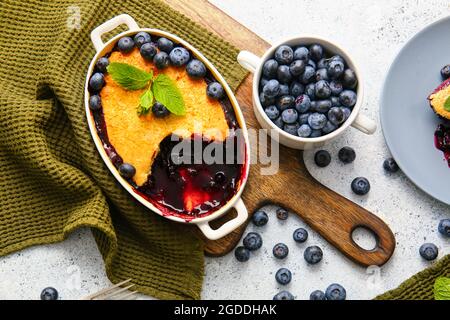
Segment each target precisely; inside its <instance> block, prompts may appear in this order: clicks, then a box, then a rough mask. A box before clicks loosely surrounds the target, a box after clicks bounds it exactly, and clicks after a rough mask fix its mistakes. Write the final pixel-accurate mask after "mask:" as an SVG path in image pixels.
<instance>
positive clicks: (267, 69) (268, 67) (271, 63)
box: [262, 59, 278, 79]
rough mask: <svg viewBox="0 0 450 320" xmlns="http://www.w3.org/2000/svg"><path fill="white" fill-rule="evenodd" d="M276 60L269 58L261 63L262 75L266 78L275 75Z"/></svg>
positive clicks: (276, 68) (271, 77)
mask: <svg viewBox="0 0 450 320" xmlns="http://www.w3.org/2000/svg"><path fill="white" fill-rule="evenodd" d="M277 70H278V62H277V61H276V60H275V59H269V60H267V61H266V62H264V64H263V70H262V71H263V76H264V77H266V78H267V79H273V78H275V77H276V76H277Z"/></svg>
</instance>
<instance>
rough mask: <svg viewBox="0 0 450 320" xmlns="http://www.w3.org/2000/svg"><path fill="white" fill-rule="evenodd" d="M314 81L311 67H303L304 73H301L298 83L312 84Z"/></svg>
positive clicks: (314, 77) (314, 72) (313, 71)
mask: <svg viewBox="0 0 450 320" xmlns="http://www.w3.org/2000/svg"><path fill="white" fill-rule="evenodd" d="M315 79H316V71H315V69H314V68H313V67H311V66H309V65H308V66H306V67H305V71H304V72H303V74H302V75H301V77H300V81H301V83H303V84H308V83H311V82H313V81H314V80H315Z"/></svg>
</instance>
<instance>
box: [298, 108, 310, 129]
mask: <svg viewBox="0 0 450 320" xmlns="http://www.w3.org/2000/svg"><path fill="white" fill-rule="evenodd" d="M297 110H298V109H297ZM309 115H310V113H301V114H299V116H298V123H299V124H300V125H302V124H308V118H309ZM308 126H309V125H308Z"/></svg>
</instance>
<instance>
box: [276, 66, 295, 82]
mask: <svg viewBox="0 0 450 320" xmlns="http://www.w3.org/2000/svg"><path fill="white" fill-rule="evenodd" d="M277 79H278V81H279V82H280V83H282V84H286V83H290V82H291V80H292V74H291V71H290V70H289V67H288V66H286V65H281V66H279V67H278V70H277Z"/></svg>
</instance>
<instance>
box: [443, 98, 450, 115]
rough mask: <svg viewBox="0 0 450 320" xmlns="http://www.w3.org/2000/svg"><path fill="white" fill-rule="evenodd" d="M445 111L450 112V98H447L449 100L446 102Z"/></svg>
mask: <svg viewBox="0 0 450 320" xmlns="http://www.w3.org/2000/svg"><path fill="white" fill-rule="evenodd" d="M444 109H445V111H448V112H450V96H449V97H448V98H447V100H445V103H444Z"/></svg>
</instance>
